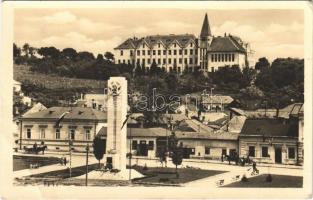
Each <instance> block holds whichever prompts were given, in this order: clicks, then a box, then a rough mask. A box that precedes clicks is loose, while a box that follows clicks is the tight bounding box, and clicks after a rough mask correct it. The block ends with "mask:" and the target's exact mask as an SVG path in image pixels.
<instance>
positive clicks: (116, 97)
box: [106, 77, 128, 171]
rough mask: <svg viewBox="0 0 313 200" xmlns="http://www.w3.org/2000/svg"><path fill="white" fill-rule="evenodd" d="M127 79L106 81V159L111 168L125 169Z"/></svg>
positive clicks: (115, 78) (119, 78)
mask: <svg viewBox="0 0 313 200" xmlns="http://www.w3.org/2000/svg"><path fill="white" fill-rule="evenodd" d="M127 100H128V97H127V80H126V79H125V78H124V77H111V78H110V79H109V81H108V98H107V140H106V143H107V144H106V149H107V152H106V159H107V160H106V161H107V163H111V164H112V166H113V169H118V170H120V171H126V148H127V147H126V146H127V145H126V141H127V123H126V124H124V126H123V122H124V121H125V120H126V115H127V105H128V103H127Z"/></svg>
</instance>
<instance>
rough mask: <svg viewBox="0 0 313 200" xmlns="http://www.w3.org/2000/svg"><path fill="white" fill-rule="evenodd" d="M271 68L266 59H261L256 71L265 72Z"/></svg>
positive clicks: (256, 65)
mask: <svg viewBox="0 0 313 200" xmlns="http://www.w3.org/2000/svg"><path fill="white" fill-rule="evenodd" d="M269 67H270V63H269V62H268V60H267V58H265V57H262V58H259V61H258V62H257V63H256V64H255V69H256V70H264V69H268V68H269Z"/></svg>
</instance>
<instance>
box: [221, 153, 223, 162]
mask: <svg viewBox="0 0 313 200" xmlns="http://www.w3.org/2000/svg"><path fill="white" fill-rule="evenodd" d="M221 160H222V162H224V154H223V152H222V156H221Z"/></svg>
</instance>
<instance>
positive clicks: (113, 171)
mask: <svg viewBox="0 0 313 200" xmlns="http://www.w3.org/2000/svg"><path fill="white" fill-rule="evenodd" d="M120 171H121V170H118V169H111V170H110V172H111V173H118V172H120Z"/></svg>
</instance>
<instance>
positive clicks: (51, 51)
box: [37, 47, 60, 59]
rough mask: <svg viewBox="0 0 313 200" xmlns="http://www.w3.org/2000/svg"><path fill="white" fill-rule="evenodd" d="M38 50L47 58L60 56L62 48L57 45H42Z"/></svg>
mask: <svg viewBox="0 0 313 200" xmlns="http://www.w3.org/2000/svg"><path fill="white" fill-rule="evenodd" d="M37 52H38V54H39V55H41V56H43V57H45V58H52V59H56V58H58V57H59V56H60V50H59V49H57V48H55V47H41V48H39V49H38V51H37Z"/></svg>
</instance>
